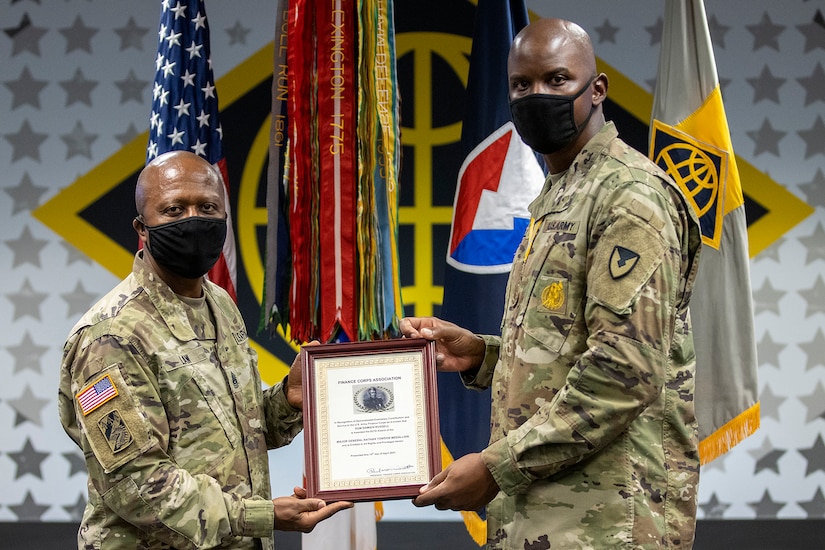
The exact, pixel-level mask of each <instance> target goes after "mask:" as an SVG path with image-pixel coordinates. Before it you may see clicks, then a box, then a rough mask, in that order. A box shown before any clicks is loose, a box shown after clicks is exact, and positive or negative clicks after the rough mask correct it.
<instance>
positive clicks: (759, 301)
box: [753, 279, 785, 315]
mask: <svg viewBox="0 0 825 550" xmlns="http://www.w3.org/2000/svg"><path fill="white" fill-rule="evenodd" d="M784 295H785V292H782V291H781V290H777V289H775V288H774V287H773V285H772V284H771V280H770V279H765V282H764V283H762V286H761V287H759V289H758V290H755V291H754V292H753V307H754V312H755V313H756V314H757V315H758V314H760V313H763V312H765V311H771V312H773V313H776V314H777V315H779V300H780V299H781V298H782V297H783V296H784Z"/></svg>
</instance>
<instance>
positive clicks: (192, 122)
mask: <svg viewBox="0 0 825 550" xmlns="http://www.w3.org/2000/svg"><path fill="white" fill-rule="evenodd" d="M155 71H156V72H155V82H154V87H153V90H152V116H151V118H150V120H149V146H148V148H147V151H146V162H149V161H151V160H152V159H153V158H155V157H157V156H158V155H161V154H163V153H165V152H167V151H173V150H180V149H183V150H187V151H192V152H193V153H195V154H197V155H200V156H201V157H203V158H205V159H206V160H208V161H209V162H211V163H212V164H214V165H216V166H217V167H218V168H219V169H220V171H221V174H222V175H223V183H224V197H225V202H226V211H227V215H228V216H229V217H228V219H227V223H226V226H227V234H226V242H225V243H224V245H223V254H222V255H221V257H220V258H219V259H218V262H217V263H216V264H215V267H213V268H212V270H210V271H209V279H210V280H212V281H214V282H215V283H217V284H219V285H221V286H222V287H224V288H225V289H226V291H227V292H228V293H229V294H230V295H231V296H232V298H233V299H236V294H235V288H236V283H237V276H236V267H235V265H236V264H235V261H236V260H235V233H234V231H233V228H232V216H231V213H230V212H229V210H230V209H229V178H228V174H227V171H226V159H225V158H224V156H223V149H222V144H221V142H222V139H223V131H222V129H221V123H220V118H219V114H218V93H217V91H216V89H215V78H214V75H213V73H212V57H211V52H210V48H209V24H208V23H207V20H206V9H205V7H204V3H203V0H174V2H173V1H171V0H163V2H161V13H160V25H159V27H158V54H157V57H156V58H155Z"/></svg>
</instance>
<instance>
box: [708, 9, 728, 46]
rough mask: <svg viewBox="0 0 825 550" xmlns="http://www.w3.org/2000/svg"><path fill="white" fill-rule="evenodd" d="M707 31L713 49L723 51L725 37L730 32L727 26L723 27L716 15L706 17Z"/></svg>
mask: <svg viewBox="0 0 825 550" xmlns="http://www.w3.org/2000/svg"><path fill="white" fill-rule="evenodd" d="M708 30H709V31H710V41H711V42H713V47H714V48H721V49H725V37H726V36H727V35H728V31H729V30H730V26H729V25H723V24H722V23H721V22H720V21H719V18H718V17H716V14H713V15H711V16H710V17H708Z"/></svg>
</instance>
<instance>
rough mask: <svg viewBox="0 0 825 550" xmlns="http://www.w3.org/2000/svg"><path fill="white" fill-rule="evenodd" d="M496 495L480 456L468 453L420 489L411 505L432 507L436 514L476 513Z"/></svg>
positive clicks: (490, 476)
mask: <svg viewBox="0 0 825 550" xmlns="http://www.w3.org/2000/svg"><path fill="white" fill-rule="evenodd" d="M498 491H499V488H498V484H497V483H496V481H495V479H493V475H492V474H491V473H490V470H488V469H487V465H486V464H484V461H483V460H482V459H481V453H472V454H468V455H464V456H462V457H461V458H459V459H458V460H456V461H455V462H453V463H452V464H450V465H449V466H448V467H447V469H446V470H444V471H442V472H441V473H439V474H437V475H436V476H435V477H433V478H432V480H430V482H429V483H428V484H427V485H425V486H424V487H422V488H421V493H420V494H419V495H418V496H417V497H416V498H415V499H413V504H415V505H416V506H429V505H431V504H434V505H435V507H436V508H438V509H439V510H447V509H449V510H470V511H471V510H478V509H480V508H482V507H484V506H485V505H486V504H487V503H488V502H490V501H491V500H493V498H494V497H495V496H496V494H497V493H498Z"/></svg>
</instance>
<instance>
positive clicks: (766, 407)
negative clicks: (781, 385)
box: [759, 384, 786, 422]
mask: <svg viewBox="0 0 825 550" xmlns="http://www.w3.org/2000/svg"><path fill="white" fill-rule="evenodd" d="M785 401H786V398H785V397H780V396H778V395H776V394H775V393H774V392H773V389H771V386H770V385H768V384H765V387H764V388H762V391H761V392H759V415H760V417H761V418H762V419H763V420H764V419H766V418H773V419H774V420H776V421H777V422H779V407H781V406H782V404H783V403H784V402H785Z"/></svg>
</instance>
